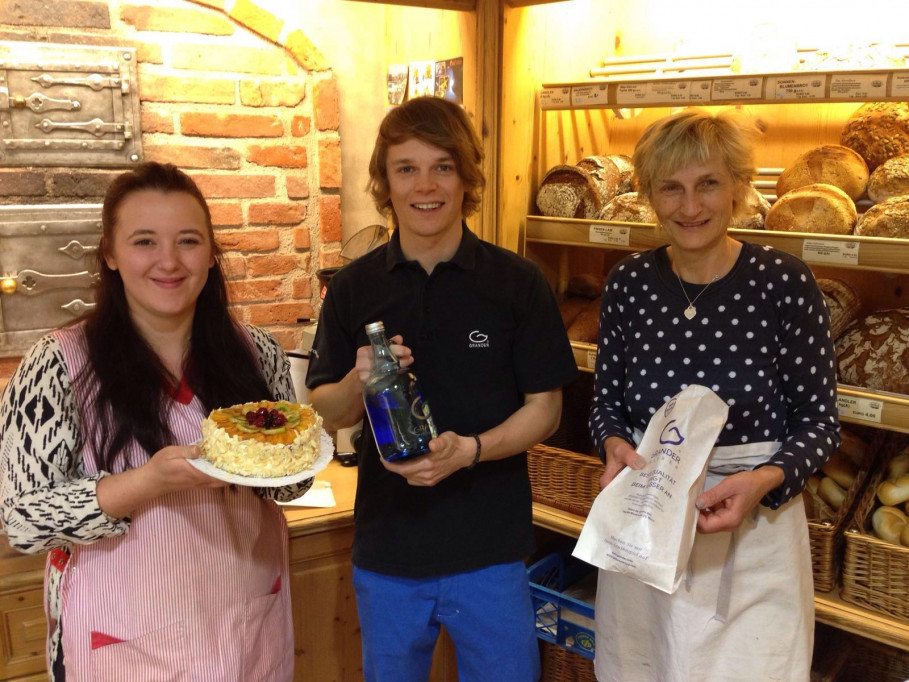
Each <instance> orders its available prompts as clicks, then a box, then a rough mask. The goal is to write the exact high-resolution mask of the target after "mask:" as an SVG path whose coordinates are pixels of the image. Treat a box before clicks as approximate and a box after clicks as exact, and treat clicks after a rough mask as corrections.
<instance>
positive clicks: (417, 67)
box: [407, 62, 436, 99]
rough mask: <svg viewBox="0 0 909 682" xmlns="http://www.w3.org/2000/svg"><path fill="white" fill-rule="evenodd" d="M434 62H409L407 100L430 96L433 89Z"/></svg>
mask: <svg viewBox="0 0 909 682" xmlns="http://www.w3.org/2000/svg"><path fill="white" fill-rule="evenodd" d="M435 71H436V63H435V62H411V63H410V79H409V85H408V88H407V99H413V98H414V97H422V96H424V95H432V94H433V90H434V88H435V75H436V74H435Z"/></svg>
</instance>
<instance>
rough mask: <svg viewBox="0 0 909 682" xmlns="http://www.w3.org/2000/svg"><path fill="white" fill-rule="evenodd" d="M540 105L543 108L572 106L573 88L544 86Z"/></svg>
mask: <svg viewBox="0 0 909 682" xmlns="http://www.w3.org/2000/svg"><path fill="white" fill-rule="evenodd" d="M540 106H541V107H542V108H543V109H567V108H569V107H570V106H571V88H570V87H568V86H565V87H558V88H543V89H542V90H541V91H540Z"/></svg>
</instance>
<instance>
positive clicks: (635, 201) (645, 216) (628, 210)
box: [597, 192, 657, 225]
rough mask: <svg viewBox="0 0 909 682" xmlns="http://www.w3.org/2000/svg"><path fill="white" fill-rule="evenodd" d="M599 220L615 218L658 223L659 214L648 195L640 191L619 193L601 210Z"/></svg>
mask: <svg viewBox="0 0 909 682" xmlns="http://www.w3.org/2000/svg"><path fill="white" fill-rule="evenodd" d="M597 218H598V219H599V220H615V221H617V222H624V223H650V224H653V225H656V223H657V214H656V213H655V212H654V210H653V207H651V205H650V202H649V201H647V197H645V196H644V195H643V194H640V193H639V192H626V193H625V194H619V195H618V196H617V197H616V198H615V199H613V200H612V201H610V202H609V203H608V204H606V205H605V206H604V207H603V210H602V211H600V215H598V216H597Z"/></svg>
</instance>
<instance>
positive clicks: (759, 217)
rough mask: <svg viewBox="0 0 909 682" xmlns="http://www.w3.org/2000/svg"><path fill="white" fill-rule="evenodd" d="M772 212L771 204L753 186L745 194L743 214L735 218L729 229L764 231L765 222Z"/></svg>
mask: <svg viewBox="0 0 909 682" xmlns="http://www.w3.org/2000/svg"><path fill="white" fill-rule="evenodd" d="M769 212H770V202H769V201H767V197H765V196H764V195H763V194H761V193H760V192H759V191H758V190H757V189H756V188H755V187H754V186H753V185H749V186H748V192H747V193H746V194H745V206H744V207H743V209H742V212H741V213H740V214H739V215H738V216H736V217H735V218H733V220H732V222H731V223H730V224H729V227H732V228H735V229H738V230H763V229H764V220H765V218H766V217H767V213H769Z"/></svg>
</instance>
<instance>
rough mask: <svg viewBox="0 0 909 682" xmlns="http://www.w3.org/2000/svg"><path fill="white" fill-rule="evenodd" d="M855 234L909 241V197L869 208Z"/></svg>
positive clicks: (860, 220)
mask: <svg viewBox="0 0 909 682" xmlns="http://www.w3.org/2000/svg"><path fill="white" fill-rule="evenodd" d="M855 233H856V234H860V235H863V236H865V237H896V238H899V239H909V196H900V197H893V198H891V199H886V200H884V201H882V202H881V203H879V204H875V205H874V206H871V207H869V208H868V210H867V211H865V213H864V214H863V215H862V217H861V218H860V219H859V222H858V226H857V227H856V228H855Z"/></svg>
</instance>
